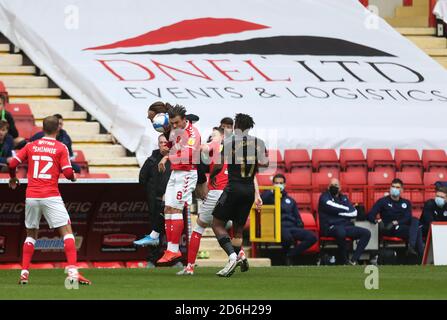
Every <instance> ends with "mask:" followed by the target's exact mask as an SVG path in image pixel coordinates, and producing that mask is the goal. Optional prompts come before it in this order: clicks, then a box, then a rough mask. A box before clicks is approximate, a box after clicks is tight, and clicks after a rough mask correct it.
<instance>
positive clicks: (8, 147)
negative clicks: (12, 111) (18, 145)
mask: <svg viewBox="0 0 447 320" xmlns="http://www.w3.org/2000/svg"><path fill="white" fill-rule="evenodd" d="M8 129H9V124H8V122H6V121H3V120H0V172H8V171H9V169H8V159H9V158H11V157H12V149H13V147H14V139H13V138H12V136H11V135H9V134H8Z"/></svg>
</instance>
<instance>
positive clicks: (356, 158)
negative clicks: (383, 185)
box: [340, 149, 368, 175]
mask: <svg viewBox="0 0 447 320" xmlns="http://www.w3.org/2000/svg"><path fill="white" fill-rule="evenodd" d="M340 166H341V169H342V170H343V171H360V172H364V173H365V175H366V172H367V171H368V165H367V163H366V158H365V155H364V154H363V151H362V149H340Z"/></svg>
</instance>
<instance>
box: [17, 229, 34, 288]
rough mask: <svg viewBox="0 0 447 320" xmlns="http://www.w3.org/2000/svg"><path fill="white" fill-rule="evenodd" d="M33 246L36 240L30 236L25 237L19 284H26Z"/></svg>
mask: <svg viewBox="0 0 447 320" xmlns="http://www.w3.org/2000/svg"><path fill="white" fill-rule="evenodd" d="M28 233H29V232H28ZM35 244H36V239H35V238H33V237H30V236H28V237H26V239H25V242H24V243H23V250H22V271H21V272H20V280H19V284H28V278H29V267H30V264H31V259H32V257H33V253H34V245H35Z"/></svg>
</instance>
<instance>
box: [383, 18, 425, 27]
mask: <svg viewBox="0 0 447 320" xmlns="http://www.w3.org/2000/svg"><path fill="white" fill-rule="evenodd" d="M385 20H386V21H387V22H388V23H389V24H390V25H391V26H393V27H428V16H420V17H394V18H385Z"/></svg>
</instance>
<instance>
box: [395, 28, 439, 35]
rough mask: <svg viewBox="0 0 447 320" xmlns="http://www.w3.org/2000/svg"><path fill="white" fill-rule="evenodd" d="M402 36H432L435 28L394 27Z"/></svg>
mask: <svg viewBox="0 0 447 320" xmlns="http://www.w3.org/2000/svg"><path fill="white" fill-rule="evenodd" d="M396 31H397V32H400V33H401V34H402V35H404V36H434V35H435V34H436V29H435V28H396Z"/></svg>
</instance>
